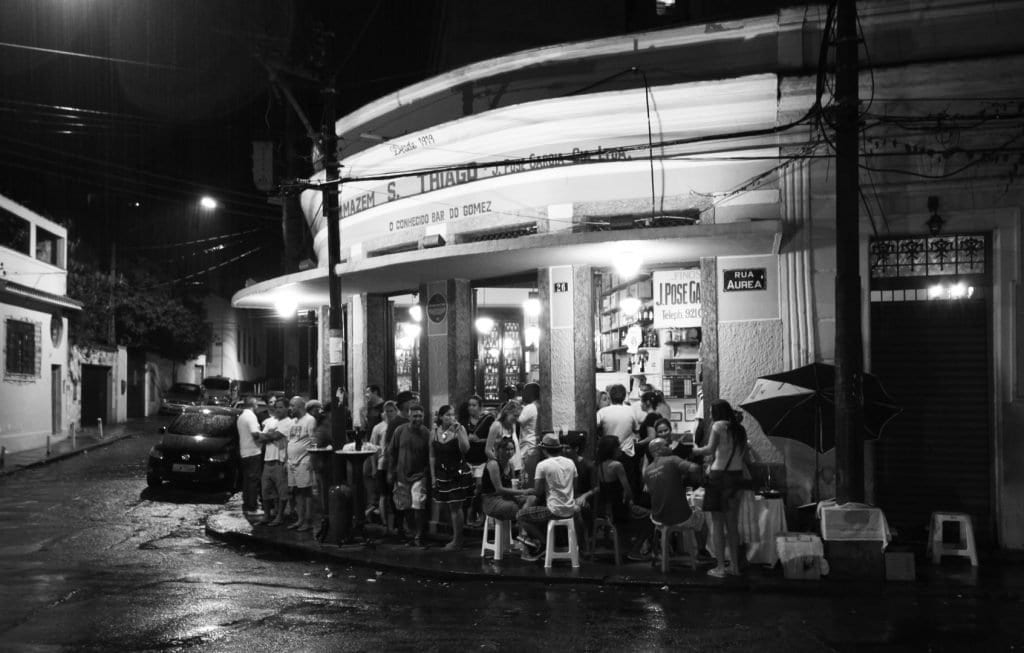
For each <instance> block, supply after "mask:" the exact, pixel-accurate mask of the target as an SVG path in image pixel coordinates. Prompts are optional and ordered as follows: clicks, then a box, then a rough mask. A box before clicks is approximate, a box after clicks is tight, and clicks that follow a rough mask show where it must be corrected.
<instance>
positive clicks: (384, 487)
mask: <svg viewBox="0 0 1024 653" xmlns="http://www.w3.org/2000/svg"><path fill="white" fill-rule="evenodd" d="M375 478H376V480H377V496H380V497H385V498H390V497H391V486H390V485H388V473H387V470H384V469H378V470H377V475H376V477H375Z"/></svg>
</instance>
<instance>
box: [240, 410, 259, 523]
mask: <svg viewBox="0 0 1024 653" xmlns="http://www.w3.org/2000/svg"><path fill="white" fill-rule="evenodd" d="M235 426H236V427H237V428H238V453H239V455H240V456H241V458H242V511H243V512H256V511H257V510H259V507H260V506H259V501H260V471H261V469H262V465H263V460H262V455H261V454H262V453H263V451H262V450H261V445H260V442H259V440H257V436H258V434H259V432H260V420H259V419H258V418H257V417H256V397H248V398H247V399H246V400H245V408H243V409H242V414H241V415H239V416H238V419H237V420H235Z"/></svg>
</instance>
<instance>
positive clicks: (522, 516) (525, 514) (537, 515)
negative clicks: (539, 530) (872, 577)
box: [516, 506, 574, 524]
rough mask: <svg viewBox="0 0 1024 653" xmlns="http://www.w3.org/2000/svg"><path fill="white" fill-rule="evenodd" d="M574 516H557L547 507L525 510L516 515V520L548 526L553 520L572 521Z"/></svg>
mask: <svg viewBox="0 0 1024 653" xmlns="http://www.w3.org/2000/svg"><path fill="white" fill-rule="evenodd" d="M573 516H574V515H566V516H564V517H563V516H561V515H556V514H555V513H553V512H551V511H550V510H548V507H547V506H531V507H529V508H523V509H521V510H520V511H519V512H517V513H516V519H518V520H519V521H523V522H531V523H534V524H546V523H548V522H549V521H551V520H552V519H570V518H572V517H573Z"/></svg>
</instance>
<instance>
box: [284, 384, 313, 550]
mask: <svg viewBox="0 0 1024 653" xmlns="http://www.w3.org/2000/svg"><path fill="white" fill-rule="evenodd" d="M291 408H292V414H293V415H294V416H295V419H294V420H293V421H292V425H291V429H290V430H289V432H288V489H289V491H291V494H292V500H293V501H294V502H295V512H296V514H297V515H298V519H297V520H296V521H295V523H294V524H289V525H288V528H294V529H295V530H297V531H303V532H304V531H311V530H313V465H312V461H311V460H310V458H309V451H308V448H309V447H310V446H311V445H312V444H313V443H314V440H313V431H314V430H316V418H315V417H313V416H312V415H310V414H309V413H307V412H306V401H305V400H304V399H303V398H302V397H299V396H297V395H296V396H295V397H292V401H291Z"/></svg>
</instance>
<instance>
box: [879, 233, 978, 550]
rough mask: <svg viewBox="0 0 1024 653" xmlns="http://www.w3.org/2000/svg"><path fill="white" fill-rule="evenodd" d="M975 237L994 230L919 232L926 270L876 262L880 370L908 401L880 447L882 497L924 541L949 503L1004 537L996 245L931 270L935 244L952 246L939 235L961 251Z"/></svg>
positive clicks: (890, 514)
mask: <svg viewBox="0 0 1024 653" xmlns="http://www.w3.org/2000/svg"><path fill="white" fill-rule="evenodd" d="M968 238H971V239H973V240H974V241H976V242H982V243H984V242H987V239H986V237H985V236H984V235H975V236H947V237H942V238H928V239H924V238H922V239H919V240H920V241H922V243H923V244H924V249H922V251H921V253H920V257H922V258H926V259H927V260H928V261H929V263H928V264H924V263H922V264H921V265H920V266H918V267H917V268H916V269H915V268H908V271H911V272H916V273H918V276H917V277H916V278H912V275H900V276H899V277H897V278H893V277H888V278H886V279H879V278H875V276H874V270H873V279H872V292H871V299H872V302H871V371H872V372H873V373H874V374H876V375H877V376H878V377H879V378H880V379H881V381H882V383H883V385H884V386H885V389H886V390H887V391H888V392H889V394H891V395H892V396H893V398H894V399H895V401H896V403H897V404H898V405H899V406H901V407H902V408H903V412H902V413H900V414H899V415H897V416H896V417H895V418H893V420H892V421H891V422H889V424H888V425H887V426H886V427H885V430H884V432H883V433H882V437H881V439H880V440H879V441H878V443H877V444H876V446H875V475H876V479H877V480H876V494H877V501H878V504H879V505H880V506H881V507H882V508H883V509H884V510H885V514H886V518H887V519H888V520H889V522H890V524H892V525H893V526H894V527H895V528H896V529H898V531H899V532H900V533H904V534H906V535H907V539H909V540H911V541H922V540H924V539H925V538H926V535H927V530H926V529H927V525H928V522H929V517H930V514H931V512H933V511H936V510H944V511H955V512H965V513H968V514H970V515H971V517H972V521H973V523H974V531H975V535H976V537H977V539H978V543H979V545H981V546H984V545H986V544H989V545H991V544H993V543H994V541H995V515H994V511H993V508H992V484H993V472H992V448H993V443H992V438H993V429H992V426H993V422H994V416H993V412H992V411H993V408H992V356H993V350H992V338H991V329H992V327H991V315H992V307H991V301H990V295H991V286H990V280H989V277H988V274H987V272H986V266H985V259H986V253H985V250H986V249H987V247H982V248H975V249H973V250H972V252H973V254H974V256H973V257H972V258H973V261H972V263H973V264H972V265H970V266H958V267H953V268H952V269H944V270H942V272H943V273H944V274H941V275H932V274H928V272H930V270H929V265H930V264H931V263H932V262H934V260H935V258H936V257H935V256H934V252H936V251H940V249H938V248H941V247H946V246H945V245H941V246H937V243H938V242H941V241H948V248H947V250H952V254H948V253H947V257H949V258H953V259H954V260H955V259H956V257H957V255H958V253H959V255H961V256H963V252H964V251H965V250H964V248H963V243H961V242H958V241H964V240H967V239H968ZM906 240H907V239H903V241H902V242H903V243H905V242H906ZM976 242H975V243H974V244H973V245H972V246H976ZM899 247H903V254H902V259H903V261H904V262H906V261H908V260H910V258H911V257H909V256H908V253H907V249H906V247H905V245H904V244H902V243H901V244H899V245H898V246H897V248H899ZM937 247H938V248H937ZM946 267H947V268H948V267H949V263H948V261H947V263H946Z"/></svg>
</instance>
